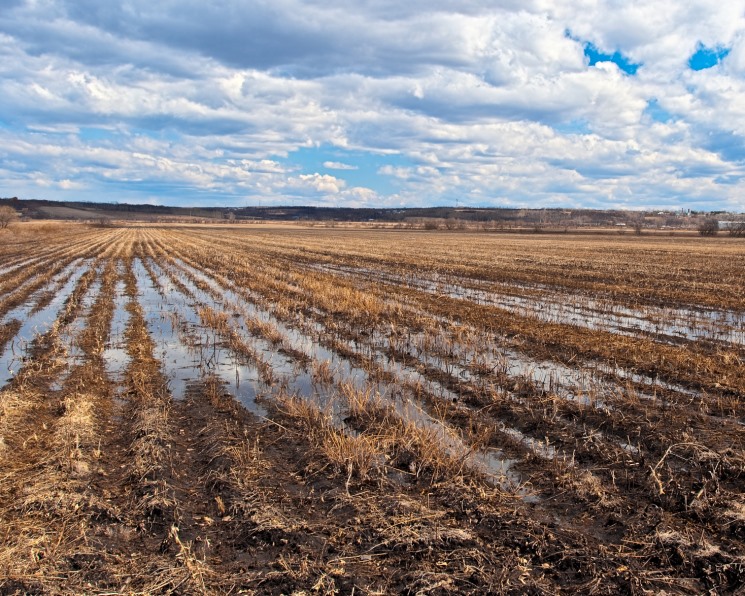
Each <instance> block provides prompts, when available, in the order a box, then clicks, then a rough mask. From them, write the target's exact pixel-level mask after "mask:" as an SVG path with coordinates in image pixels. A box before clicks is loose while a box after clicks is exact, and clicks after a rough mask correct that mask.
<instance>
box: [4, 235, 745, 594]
mask: <svg viewBox="0 0 745 596" xmlns="http://www.w3.org/2000/svg"><path fill="white" fill-rule="evenodd" d="M16 230H18V231H17V232H16V231H11V230H7V231H6V232H7V233H5V234H4V235H3V236H2V244H0V317H2V318H0V354H1V356H0V364H1V366H0V387H2V389H1V390H0V593H11V594H12V593H75V592H78V593H83V592H85V593H109V594H110V593H241V592H242V593H270V594H271V593H276V594H281V593H284V594H291V593H308V594H311V593H321V594H332V593H339V594H351V593H355V594H389V593H404V594H417V593H428V594H449V593H473V594H483V593H514V594H523V593H535V594H557V593H567V594H570V593H588V594H589V593H594V594H616V593H628V594H645V593H650V594H653V593H662V592H663V591H664V592H666V593H673V594H675V593H706V592H709V591H711V593H716V594H719V593H721V594H726V593H735V592H737V591H738V590H740V589H742V587H743V585H745V404H744V403H743V395H745V365H744V363H743V359H744V358H745V284H744V283H743V279H745V244H743V243H742V242H741V241H738V240H736V239H730V238H668V237H662V236H659V237H649V236H642V237H632V236H618V235H610V234H609V235H606V236H573V235H571V234H566V235H561V234H557V235H530V234H526V235H518V234H514V235H501V234H476V233H473V234H471V233H451V232H443V231H439V232H424V231H420V232H411V231H372V230H364V231H361V230H317V229H307V228H300V227H293V226H290V225H288V226H285V227H276V228H272V227H260V226H256V227H254V226H250V227H249V226H243V227H241V228H230V227H227V226H225V227H219V228H218V227H212V228H211V227H207V226H202V227H199V226H192V227H188V226H184V227H177V226H171V227H169V226H160V227H159V226H142V227H136V226H131V227H122V228H101V229H96V228H90V227H86V226H82V225H68V226H67V227H64V228H55V227H47V228H44V227H40V226H37V227H34V226H32V225H31V226H25V227H24V225H21V226H16Z"/></svg>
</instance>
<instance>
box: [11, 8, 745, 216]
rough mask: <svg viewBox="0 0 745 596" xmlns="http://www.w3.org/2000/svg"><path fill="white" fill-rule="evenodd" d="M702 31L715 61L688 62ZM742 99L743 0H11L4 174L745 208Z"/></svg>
mask: <svg viewBox="0 0 745 596" xmlns="http://www.w3.org/2000/svg"><path fill="white" fill-rule="evenodd" d="M587 47H593V48H595V50H594V51H596V52H597V54H598V55H601V56H607V57H608V58H607V59H605V58H603V59H602V60H593V61H592V65H591V63H590V62H591V61H590V60H589V59H588V56H587V55H586V52H585V49H586V48H587ZM701 47H704V48H717V49H718V50H717V51H721V56H722V58H721V60H719V61H718V62H717V63H715V64H713V65H712V66H711V67H710V68H705V69H703V70H698V71H694V70H692V69H691V68H690V66H689V61H690V59H691V56H692V55H694V53H695V52H696V51H697V48H701ZM613 56H618V57H620V58H621V59H623V60H624V61H626V63H633V64H638V65H639V67H638V69H637V71H636V72H635V73H634V74H629V73H627V72H624V70H623V69H622V68H620V67H619V64H621V62H620V60H618V61H616V62H614V58H612V57H613ZM744 96H745V13H744V11H743V9H742V5H741V3H739V2H734V1H727V0H726V1H724V2H720V3H718V4H717V5H712V4H711V3H710V2H707V1H705V0H693V1H691V2H686V3H680V2H674V1H673V0H655V1H653V2H651V3H650V2H640V1H636V0H632V1H630V2H625V3H623V4H618V3H617V2H615V1H612V0H580V1H579V2H560V3H557V2H548V0H528V1H524V2H517V1H506V2H500V3H499V6H497V7H495V5H494V3H493V2H485V1H480V0H467V1H465V2H460V3H457V6H455V7H454V6H453V3H451V2H442V1H439V0H437V1H432V0H430V1H428V2H424V0H414V1H412V2H407V3H401V2H392V1H388V0H384V1H379V0H377V1H375V2H373V1H371V0H370V1H367V0H364V1H362V2H358V3H355V5H354V7H353V8H350V6H349V4H348V3H346V2H341V1H340V0H331V1H329V2H324V3H311V2H307V1H301V0H274V1H273V2H271V3H270V2H265V1H263V0H259V1H257V2H251V3H245V2H241V1H239V0H227V1H226V2H221V3H219V4H214V3H213V4H209V3H203V2H195V1H193V0H187V1H179V2H175V0H166V1H164V2H158V3H153V2H145V1H144V0H131V1H130V2H127V3H100V2H93V1H92V0H75V1H74V2H73V1H71V0H46V1H45V2H36V1H33V2H32V1H30V0H29V1H26V2H24V1H20V0H18V1H14V2H4V3H3V8H2V10H1V11H0V141H1V142H2V147H1V148H0V184H2V185H3V187H4V188H6V189H7V190H6V194H18V195H22V196H46V197H49V198H86V199H94V200H101V199H110V200H141V201H145V200H147V201H151V200H153V198H154V197H156V198H159V200H161V201H163V202H169V203H177V202H188V203H191V204H194V203H199V202H204V201H206V200H213V201H219V202H223V203H228V204H245V203H251V202H252V201H259V200H261V201H262V202H263V203H264V204H267V203H269V202H274V203H282V202H285V201H287V200H291V201H307V202H312V201H315V200H318V201H326V200H331V201H334V203H335V204H336V203H339V204H349V205H356V206H363V205H378V204H379V205H423V204H442V203H447V202H448V201H453V202H454V201H455V200H459V201H460V202H461V204H469V203H470V204H474V205H530V206H540V205H572V206H578V205H587V206H593V207H603V206H609V207H610V206H613V207H616V206H626V207H640V206H655V207H657V206H668V207H675V206H696V207H698V208H706V207H711V208H729V209H738V210H742V209H745V203H743V201H745V198H743V197H745V193H743V190H744V189H743V186H744V182H743V181H744V180H745V150H744V149H743V147H745V107H743V106H745V101H743V97H744ZM352 155H353V157H352ZM351 164H354V165H351ZM322 168H324V169H325V170H333V171H334V173H335V174H336V175H334V176H332V175H329V174H324V173H322V172H323V171H324V170H323V169H322Z"/></svg>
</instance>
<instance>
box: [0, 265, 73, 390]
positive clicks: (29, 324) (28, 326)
mask: <svg viewBox="0 0 745 596" xmlns="http://www.w3.org/2000/svg"><path fill="white" fill-rule="evenodd" d="M76 267H77V268H76ZM84 273H85V267H83V266H78V265H69V266H68V267H66V268H65V269H64V270H62V271H61V272H60V273H58V274H57V275H55V277H54V278H53V280H52V284H57V283H58V282H60V280H63V279H65V278H66V277H67V276H69V277H68V278H67V281H65V283H64V284H63V285H62V286H61V287H60V288H59V290H58V291H57V292H55V294H54V296H53V298H52V300H51V301H50V302H49V304H47V305H46V306H45V307H43V308H41V309H38V310H36V300H35V298H36V299H38V298H39V297H40V296H41V294H42V293H43V289H41V290H39V291H38V292H37V293H35V294H34V296H32V298H31V299H29V300H27V301H26V302H25V303H24V304H22V305H20V306H18V307H16V308H14V309H13V310H11V311H9V312H8V313H6V315H5V316H4V317H3V322H4V323H5V322H8V321H11V320H13V319H17V320H19V321H21V327H20V329H19V330H18V333H16V335H15V336H14V337H13V339H11V340H10V341H9V342H8V343H7V344H6V346H5V348H4V349H3V353H2V355H1V356H0V387H1V386H3V385H5V383H7V382H8V381H9V380H10V379H11V377H13V375H15V374H16V373H17V372H18V370H19V369H20V368H21V366H22V365H23V360H24V358H25V357H26V355H27V352H28V350H29V348H30V347H31V345H32V343H33V340H34V339H35V338H36V337H37V336H38V335H42V334H44V333H46V332H47V331H49V329H50V328H51V326H52V324H53V323H54V321H55V320H56V319H57V317H58V315H59V312H60V310H61V309H62V307H63V305H64V303H65V300H67V298H68V296H69V295H70V294H71V293H72V291H73V288H74V287H75V285H76V284H77V282H78V281H79V279H80V278H81V277H82V276H83V274H84ZM35 310H36V312H34V311H35Z"/></svg>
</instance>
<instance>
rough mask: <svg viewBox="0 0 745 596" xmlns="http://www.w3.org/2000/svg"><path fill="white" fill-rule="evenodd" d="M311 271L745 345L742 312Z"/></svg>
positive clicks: (610, 327)
mask: <svg viewBox="0 0 745 596" xmlns="http://www.w3.org/2000/svg"><path fill="white" fill-rule="evenodd" d="M312 268H313V269H318V270H321V271H326V272H330V273H334V274H342V275H345V276H348V277H360V276H364V277H366V278H374V279H379V280H381V281H385V282H388V283H395V284H403V285H406V286H410V287H415V288H417V289H420V290H423V291H425V292H428V293H432V294H437V295H445V296H448V297H450V298H457V299H461V300H467V301H469V302H474V303H476V304H482V305H486V306H495V307H498V308H502V309H505V310H508V311H510V312H514V313H517V314H520V315H524V316H530V317H536V318H538V319H539V320H541V321H545V322H547V323H558V324H562V325H575V326H578V327H584V328H587V329H600V330H605V331H611V332H613V333H617V334H619V335H628V336H638V335H640V334H643V333H651V334H655V335H658V336H667V337H668V338H670V339H680V338H683V339H691V340H699V339H710V340H715V341H721V342H729V343H733V344H740V345H745V331H743V329H745V312H736V311H729V310H714V309H709V310H706V309H696V310H694V309H690V308H671V307H656V306H645V307H644V309H635V308H631V307H629V306H626V305H623V304H618V303H615V302H611V301H609V300H603V299H599V298H591V297H589V296H585V295H582V294H577V293H573V292H562V291H558V290H557V289H556V288H555V287H552V286H543V285H540V284H531V285H523V284H515V283H496V282H489V283H482V284H479V282H478V281H476V280H473V283H474V284H479V285H481V286H482V288H478V287H469V286H465V285H463V284H462V283H461V282H458V281H456V280H454V279H452V278H449V277H446V276H439V275H437V274H433V275H432V276H431V277H430V279H425V278H423V276H422V273H420V272H417V274H416V276H414V275H408V276H407V275H402V274H400V273H394V272H388V271H380V270H375V269H369V268H359V267H347V266H343V265H326V264H323V265H313V266H312ZM497 288H498V289H497ZM521 290H522V291H528V292H535V291H539V292H540V296H538V297H530V296H519V295H515V294H512V293H510V292H516V291H521Z"/></svg>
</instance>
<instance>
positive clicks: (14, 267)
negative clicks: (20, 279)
mask: <svg viewBox="0 0 745 596" xmlns="http://www.w3.org/2000/svg"><path fill="white" fill-rule="evenodd" d="M39 258H40V257H31V258H27V259H23V260H21V261H16V262H15V263H11V264H9V265H4V266H2V267H0V276H3V275H14V274H15V273H17V272H18V271H20V270H21V269H23V268H24V267H28V266H29V265H32V264H33V263H34V262H35V261H38V260H39Z"/></svg>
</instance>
